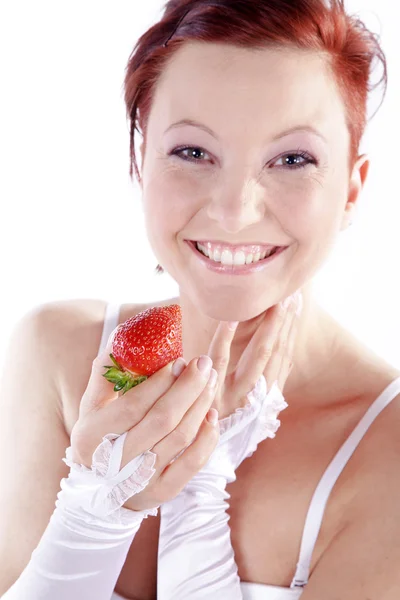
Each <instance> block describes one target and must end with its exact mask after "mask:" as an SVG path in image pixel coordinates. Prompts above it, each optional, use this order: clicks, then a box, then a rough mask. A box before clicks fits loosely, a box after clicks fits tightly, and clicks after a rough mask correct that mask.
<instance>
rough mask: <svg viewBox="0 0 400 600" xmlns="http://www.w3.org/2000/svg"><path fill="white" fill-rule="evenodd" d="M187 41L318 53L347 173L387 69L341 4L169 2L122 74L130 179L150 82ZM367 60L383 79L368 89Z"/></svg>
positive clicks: (374, 41) (312, 0) (308, 0)
mask: <svg viewBox="0 0 400 600" xmlns="http://www.w3.org/2000/svg"><path fill="white" fill-rule="evenodd" d="M171 38H173V39H172V41H169V40H170V39H171ZM187 40H197V41H201V42H221V43H227V44H234V45H237V46H240V47H242V48H252V47H258V48H268V47H274V46H275V47H276V46H285V45H286V46H292V47H293V46H294V47H298V48H302V49H307V50H314V51H316V52H325V53H326V54H327V55H328V56H329V58H330V65H331V68H332V72H333V75H334V77H335V79H336V82H337V84H338V86H339V89H340V92H341V94H342V98H343V101H344V105H345V108H346V117H347V126H348V128H349V133H350V140H351V141H350V149H349V163H350V166H351V167H352V166H353V165H354V162H355V160H356V159H357V156H358V149H359V145H360V141H361V138H362V136H363V133H364V130H365V127H366V123H367V100H368V93H369V92H370V91H372V90H373V89H375V88H376V87H377V86H379V85H380V84H381V83H382V82H383V84H384V95H385V93H386V86H387V68H386V58H385V55H384V52H383V50H382V48H381V46H380V44H379V41H378V38H377V36H376V35H375V34H374V33H372V32H371V31H369V30H368V29H367V28H366V26H365V25H364V23H363V22H362V21H361V20H360V19H358V18H356V17H354V16H351V15H348V14H347V13H346V10H345V7H344V0H330V1H325V0H295V1H293V0H169V2H167V3H166V5H165V11H164V14H163V17H162V19H161V20H160V21H159V22H158V23H156V24H155V25H153V26H152V27H150V29H148V30H147V31H146V32H145V33H144V34H143V35H142V36H141V37H140V38H139V40H138V42H137V43H136V46H135V47H134V49H133V51H132V54H131V56H130V57H129V61H128V64H127V67H126V73H125V81H124V90H125V104H126V110H127V117H128V119H129V121H130V170H129V174H130V176H131V177H132V174H133V166H134V168H135V174H136V177H137V178H138V181H140V180H141V177H140V173H139V169H138V166H137V161H136V154H135V143H134V134H135V129H137V130H138V131H139V132H141V133H142V135H143V140H144V143H145V141H146V130H147V121H148V116H149V113H150V108H151V104H152V99H153V94H154V90H155V86H156V85H157V81H158V79H159V77H160V75H161V73H162V72H163V69H164V67H165V66H166V63H167V61H169V60H170V58H171V57H172V56H173V55H174V53H175V52H176V51H177V50H178V49H179V48H180V47H181V45H182V44H183V43H184V42H185V41H187ZM374 59H377V60H378V61H379V62H380V63H381V64H382V66H383V74H382V77H381V79H380V80H379V81H378V82H377V83H376V84H374V85H373V84H371V83H370V78H371V72H372V67H373V62H374ZM138 113H139V114H138ZM137 125H139V128H140V129H139V128H138V127H137Z"/></svg>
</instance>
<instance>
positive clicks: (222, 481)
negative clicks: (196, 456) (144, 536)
mask: <svg viewBox="0 0 400 600" xmlns="http://www.w3.org/2000/svg"><path fill="white" fill-rule="evenodd" d="M247 399H248V402H247V404H246V406H245V407H244V408H240V409H237V410H236V411H235V412H234V413H233V414H232V415H229V416H228V417H226V418H225V419H221V420H220V421H219V427H220V439H219V443H218V445H217V447H216V449H215V450H214V452H213V453H212V455H211V457H210V459H209V461H208V463H207V464H206V465H205V467H203V469H202V470H201V471H199V473H197V475H195V476H194V477H193V478H192V479H191V480H190V481H189V483H188V484H187V485H186V486H185V487H184V489H183V490H182V491H181V492H180V494H179V495H178V496H177V497H176V498H174V499H173V500H170V501H169V502H166V503H164V504H163V505H162V506H161V508H160V512H161V528H160V539H159V551H158V582H157V588H158V593H157V598H158V600H172V599H174V600H187V599H188V598H190V600H197V599H198V598H207V599H210V598H218V600H242V598H243V596H242V592H241V588H240V579H239V576H238V572H237V566H236V563H235V558H234V552H233V548H232V544H231V537H230V528H229V525H228V520H229V515H228V514H227V513H226V509H227V508H228V502H227V500H229V498H230V495H229V494H228V492H227V491H226V490H225V487H226V485H227V483H231V482H233V481H235V479H236V475H235V470H236V469H237V468H238V467H239V465H240V464H241V463H242V462H243V460H244V459H245V458H247V457H249V456H251V455H252V454H253V452H254V451H255V450H256V448H257V445H258V444H259V443H260V442H261V441H262V440H264V439H266V438H268V437H269V438H273V437H275V433H276V431H277V429H278V428H279V426H280V421H279V420H278V419H277V416H278V414H279V412H280V411H281V410H283V409H284V408H286V407H287V406H288V405H287V403H286V401H285V399H284V397H283V395H282V393H281V391H280V390H279V388H278V386H277V384H276V383H275V384H273V385H272V387H271V390H270V391H269V392H268V393H267V384H266V380H265V377H264V376H263V375H262V376H261V377H260V379H259V380H258V381H257V384H256V386H255V388H254V389H253V390H252V391H251V392H250V393H249V394H248V395H247Z"/></svg>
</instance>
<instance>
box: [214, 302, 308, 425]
mask: <svg viewBox="0 0 400 600" xmlns="http://www.w3.org/2000/svg"><path fill="white" fill-rule="evenodd" d="M301 304H302V296H301V292H300V291H298V292H296V294H294V298H293V301H291V302H290V304H289V306H288V307H286V308H283V307H282V305H281V304H276V305H274V306H272V307H271V308H269V309H268V310H267V311H265V314H264V318H263V319H262V321H261V323H260V324H259V326H258V328H257V330H256V332H255V333H254V335H253V337H252V338H251V340H250V341H249V343H248V345H247V346H246V348H245V350H244V352H243V354H242V355H241V357H240V360H239V362H238V364H237V366H236V368H235V369H234V371H232V372H231V373H229V375H227V374H226V372H227V368H228V364H229V358H230V348H231V344H232V340H233V338H234V335H235V331H232V330H230V329H229V327H228V325H229V324H228V322H227V321H221V322H220V323H219V325H218V327H217V330H216V332H215V334H214V337H213V339H212V341H211V343H210V346H209V350H208V356H210V358H211V359H212V361H213V366H214V368H215V369H216V370H217V372H218V382H217V390H216V393H215V399H214V402H213V404H212V406H213V408H216V409H217V410H218V413H219V418H220V419H222V418H225V417H226V416H227V415H230V414H232V413H233V412H234V411H235V410H236V409H237V408H240V407H243V406H244V405H245V404H246V396H247V394H248V393H249V392H250V391H251V390H253V388H254V387H255V385H256V383H257V381H258V379H259V378H260V376H261V375H264V377H265V379H266V382H267V387H268V389H270V388H271V386H272V384H273V383H274V382H275V381H276V382H277V385H278V387H279V389H280V390H281V392H283V388H284V385H285V383H286V380H287V378H288V376H289V373H290V371H291V368H292V366H293V363H292V359H293V350H294V342H295V338H296V333H297V326H298V321H299V315H300V311H301ZM299 307H300V308H299Z"/></svg>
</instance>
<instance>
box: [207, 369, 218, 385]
mask: <svg viewBox="0 0 400 600" xmlns="http://www.w3.org/2000/svg"><path fill="white" fill-rule="evenodd" d="M217 378H218V373H217V371H216V370H215V369H211V373H210V377H209V378H208V385H209V386H210V387H211V388H213V387H215V384H216V383H217Z"/></svg>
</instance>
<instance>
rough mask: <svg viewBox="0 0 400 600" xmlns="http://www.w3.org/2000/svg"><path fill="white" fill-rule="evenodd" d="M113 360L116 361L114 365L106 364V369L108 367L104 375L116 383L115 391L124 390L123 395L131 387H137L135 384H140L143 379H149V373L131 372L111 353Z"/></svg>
mask: <svg viewBox="0 0 400 600" xmlns="http://www.w3.org/2000/svg"><path fill="white" fill-rule="evenodd" d="M109 356H110V358H111V360H112V361H113V363H114V365H115V366H114V367H112V366H111V365H109V366H105V365H104V368H105V369H108V371H107V372H106V373H103V377H105V378H106V379H107V381H110V382H111V383H115V385H114V392H120V391H121V390H122V395H124V394H126V392H128V391H129V390H130V389H131V388H133V387H135V385H139V383H142V381H145V380H146V379H147V375H139V374H137V373H131V372H130V371H125V370H124V369H123V368H122V367H121V365H120V364H118V362H117V361H116V360H115V358H114V356H113V355H112V354H110V355H109Z"/></svg>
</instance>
